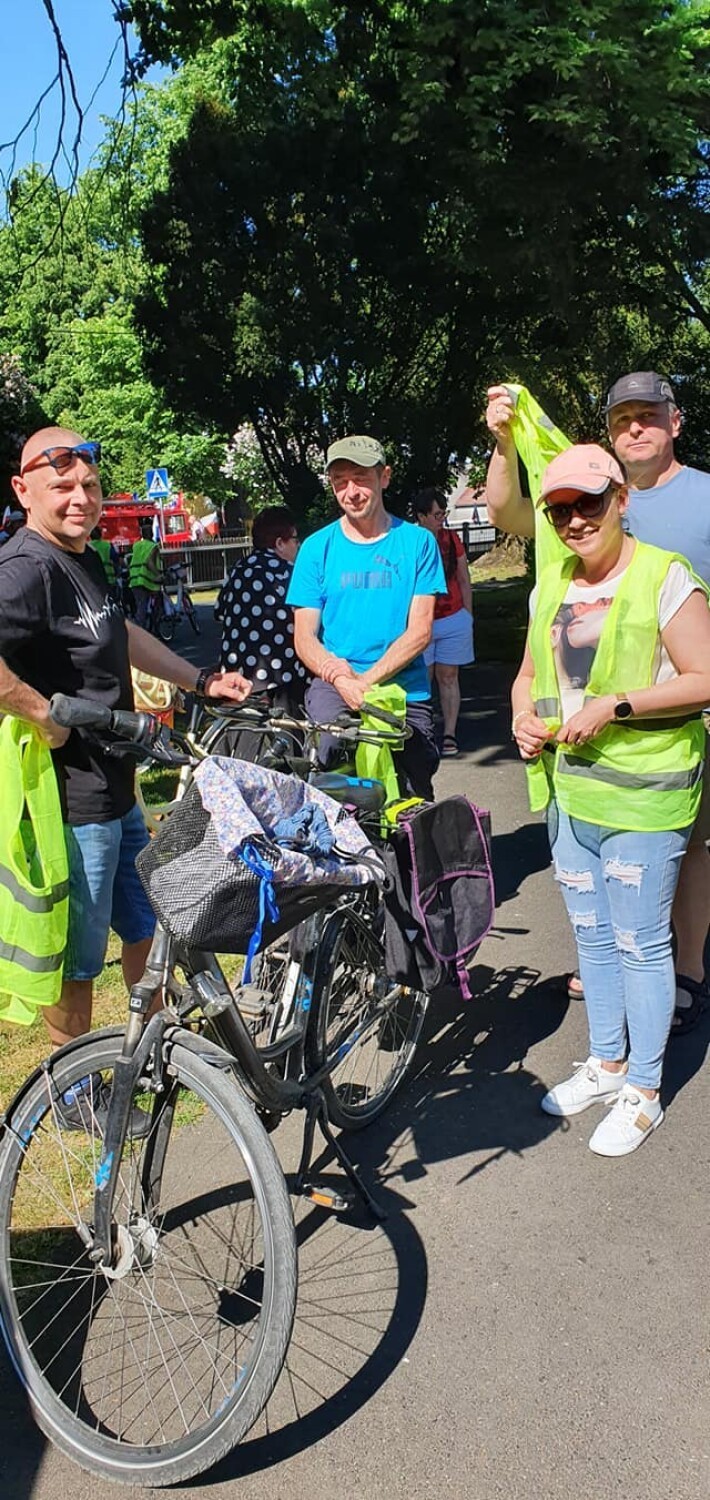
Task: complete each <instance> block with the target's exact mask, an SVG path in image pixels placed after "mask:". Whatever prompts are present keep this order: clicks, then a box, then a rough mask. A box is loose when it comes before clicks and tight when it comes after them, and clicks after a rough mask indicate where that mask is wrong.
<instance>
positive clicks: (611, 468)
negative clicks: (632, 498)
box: [538, 443, 626, 504]
mask: <svg viewBox="0 0 710 1500" xmlns="http://www.w3.org/2000/svg"><path fill="white" fill-rule="evenodd" d="M609 484H626V479H625V477H624V471H623V469H622V467H621V464H620V463H619V462H618V460H617V459H615V458H614V455H613V453H607V451H606V449H605V448H600V446H599V444H598V443H577V444H576V445H575V447H574V448H565V450H564V453H558V455H557V458H553V460H552V463H551V464H548V465H547V468H546V470H545V472H544V474H543V476H542V490H541V493H540V500H539V502H538V503H539V504H541V503H542V501H543V500H547V499H548V498H549V496H550V495H554V494H556V493H557V491H558V490H571V491H574V492H575V493H576V494H579V493H580V491H581V492H582V493H583V494H587V495H601V494H602V492H603V491H604V490H605V489H607V488H608V486H609Z"/></svg>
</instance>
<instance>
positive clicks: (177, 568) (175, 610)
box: [165, 563, 200, 635]
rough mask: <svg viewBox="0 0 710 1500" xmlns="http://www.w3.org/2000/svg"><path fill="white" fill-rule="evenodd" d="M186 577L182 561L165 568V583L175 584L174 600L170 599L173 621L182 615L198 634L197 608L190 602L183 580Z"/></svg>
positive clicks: (178, 619)
mask: <svg viewBox="0 0 710 1500" xmlns="http://www.w3.org/2000/svg"><path fill="white" fill-rule="evenodd" d="M186 578H187V568H186V567H185V564H184V563H172V564H171V566H170V567H169V568H166V570H165V580H166V583H174V584H175V585H176V594H175V602H174V603H173V601H172V599H171V601H170V603H171V606H172V614H173V616H174V619H175V623H176V624H177V623H178V622H179V621H180V620H181V619H182V617H183V616H184V617H185V619H186V620H187V622H188V624H189V625H190V626H191V628H192V629H193V630H194V632H195V635H199V634H200V622H199V619H198V617H197V610H196V609H195V606H194V604H193V602H192V597H191V594H190V591H189V589H188V587H187V584H186V582H185V580H186Z"/></svg>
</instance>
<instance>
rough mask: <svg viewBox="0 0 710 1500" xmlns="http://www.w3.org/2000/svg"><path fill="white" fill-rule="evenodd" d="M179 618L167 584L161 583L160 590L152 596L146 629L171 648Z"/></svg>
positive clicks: (149, 602)
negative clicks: (166, 586)
mask: <svg viewBox="0 0 710 1500" xmlns="http://www.w3.org/2000/svg"><path fill="white" fill-rule="evenodd" d="M178 618H179V617H178V615H177V614H176V613H175V606H174V604H173V601H172V599H171V598H170V595H169V593H168V591H167V589H166V588H165V584H164V583H161V585H160V588H159V589H156V590H155V592H154V593H152V594H151V595H150V599H149V601H148V612H147V618H146V629H147V630H149V631H150V633H151V635H157V636H159V638H160V640H161V641H164V642H165V644H166V646H169V645H170V642H171V641H172V639H173V636H174V635H175V630H176V628H177V624H178Z"/></svg>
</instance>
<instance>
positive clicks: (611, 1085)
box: [540, 1057, 626, 1115]
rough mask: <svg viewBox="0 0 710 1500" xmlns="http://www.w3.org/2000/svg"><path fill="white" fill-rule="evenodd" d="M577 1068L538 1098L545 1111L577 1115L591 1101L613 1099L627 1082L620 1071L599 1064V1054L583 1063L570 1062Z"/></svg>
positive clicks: (548, 1113) (599, 1101) (599, 1102)
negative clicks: (542, 1096)
mask: <svg viewBox="0 0 710 1500" xmlns="http://www.w3.org/2000/svg"><path fill="white" fill-rule="evenodd" d="M573 1067H574V1068H576V1072H575V1073H573V1074H572V1077H571V1078H566V1079H565V1081H564V1083H558V1084H557V1085H556V1086H555V1088H554V1089H550V1091H549V1093H547V1094H546V1095H545V1097H544V1099H541V1101H540V1108H541V1109H544V1111H545V1114H546V1115H580V1114H581V1113H582V1110H583V1109H589V1106H590V1104H604V1103H606V1101H607V1100H608V1099H609V1100H614V1099H616V1098H617V1096H618V1094H619V1090H620V1089H622V1088H623V1087H624V1084H625V1082H626V1069H624V1071H623V1073H610V1072H609V1069H608V1068H603V1067H602V1062H601V1058H599V1057H588V1058H587V1061H586V1062H584V1063H573Z"/></svg>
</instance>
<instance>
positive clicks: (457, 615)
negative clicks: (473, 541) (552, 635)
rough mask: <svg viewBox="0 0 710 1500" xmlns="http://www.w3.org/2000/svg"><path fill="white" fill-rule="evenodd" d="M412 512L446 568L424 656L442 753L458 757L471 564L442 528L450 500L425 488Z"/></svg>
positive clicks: (469, 657)
mask: <svg viewBox="0 0 710 1500" xmlns="http://www.w3.org/2000/svg"><path fill="white" fill-rule="evenodd" d="M412 512H413V515H414V520H415V521H416V523H417V525H418V526H423V527H424V529H425V530H426V531H430V532H431V534H432V536H434V537H436V540H437V542H438V544H439V551H440V553H441V561H442V563H443V565H444V576H445V578H446V594H444V595H443V596H442V595H440V596H439V597H438V598H437V601H436V604H435V606H434V624H433V627H432V632H431V640H430V642H429V645H428V646H427V648H426V650H425V652H424V660H425V662H426V664H427V668H428V670H429V675H430V676H433V677H434V678H435V679H436V685H437V687H438V689H439V702H440V704H441V714H442V718H443V720H444V731H443V740H442V747H441V753H442V756H444V757H445V758H449V757H453V756H456V755H458V753H459V747H458V742H457V739H456V725H457V723H458V717H459V712H460V709H461V688H460V686H459V667H467V666H469V665H470V663H471V662H472V661H473V660H474V653H473V600H472V594H471V579H470V576H469V571H468V562H467V560H466V553H465V551H464V548H463V544H462V542H461V541H460V539H459V537H458V536H457V535H456V532H455V531H449V530H448V529H447V527H445V526H444V520H445V517H446V500H445V498H444V496H443V495H442V494H441V491H440V490H436V489H424V490H420V491H419V493H418V494H416V495H415V496H414V500H413V501H412Z"/></svg>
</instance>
